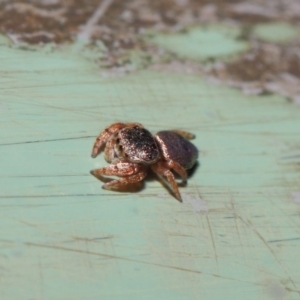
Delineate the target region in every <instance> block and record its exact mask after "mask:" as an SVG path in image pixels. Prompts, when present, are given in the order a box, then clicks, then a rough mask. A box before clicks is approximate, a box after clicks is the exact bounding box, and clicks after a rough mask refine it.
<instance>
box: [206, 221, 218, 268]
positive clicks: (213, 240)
mask: <svg viewBox="0 0 300 300" xmlns="http://www.w3.org/2000/svg"><path fill="white" fill-rule="evenodd" d="M206 221H207V225H208V229H209V233H210V237H211V242H212V245H213V248H214V253H215V259H216V262H217V263H218V255H217V249H216V244H215V239H214V236H213V232H212V229H211V226H210V221H209V218H208V216H206Z"/></svg>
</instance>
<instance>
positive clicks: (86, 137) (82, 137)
mask: <svg viewBox="0 0 300 300" xmlns="http://www.w3.org/2000/svg"><path fill="white" fill-rule="evenodd" d="M90 138H94V136H89V135H87V136H77V137H70V138H61V139H49V140H36V141H26V142H14V143H5V144H0V146H10V145H24V144H33V143H47V142H58V141H68V140H80V139H90Z"/></svg>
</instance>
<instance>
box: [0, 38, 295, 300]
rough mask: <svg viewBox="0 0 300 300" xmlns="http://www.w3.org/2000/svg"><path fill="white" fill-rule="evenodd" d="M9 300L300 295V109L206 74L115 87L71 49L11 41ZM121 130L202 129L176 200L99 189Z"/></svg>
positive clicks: (6, 190)
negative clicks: (104, 136) (94, 152)
mask: <svg viewBox="0 0 300 300" xmlns="http://www.w3.org/2000/svg"><path fill="white" fill-rule="evenodd" d="M0 63H1V68H0V72H1V76H0V117H1V119H0V120H1V131H0V157H1V168H0V177H1V180H0V206H1V210H0V258H1V259H0V299H9V300H14V299H16V300H19V299H27V300H29V299H30V300H32V299H73V300H77V299H78V300H79V299H80V300H81V299H139V300H140V299H172V300H185V299H187V300H189V299H243V300H247V299H255V300H261V299H276V300H278V299H293V300H294V299H300V259H299V255H300V254H299V253H300V252H299V250H300V228H299V226H300V218H299V216H300V199H299V198H300V194H299V191H300V183H299V182H300V181H299V179H300V175H299V163H300V150H299V149H300V141H299V131H300V111H299V108H298V107H296V106H294V105H292V104H290V103H288V102H287V101H286V100H285V99H283V98H281V97H279V96H276V95H274V96H261V97H249V96H245V95H243V94H242V93H241V92H239V91H237V90H233V89H230V88H228V87H224V86H220V85H219V86H217V85H212V84H209V83H207V82H206V81H205V80H204V79H203V78H201V77H197V76H191V75H181V74H179V73H178V74H171V73H167V72H165V73H164V72H156V71H139V72H136V73H133V74H130V75H126V76H123V77H115V78H114V77H113V78H104V77H103V76H101V73H100V71H99V69H98V67H97V65H96V64H94V62H93V60H89V59H87V58H86V56H83V55H82V53H78V52H76V51H73V50H72V47H67V48H62V49H60V50H51V47H50V48H45V49H27V50H26V49H23V50H22V49H16V48H14V47H12V46H9V45H7V43H6V42H5V41H3V42H2V44H1V45H0ZM116 121H124V122H126V121H129V122H133V121H134V122H141V123H143V124H144V125H145V126H146V127H147V128H148V129H150V130H152V131H154V132H155V131H157V130H161V129H171V128H181V129H184V130H188V131H191V132H193V133H195V134H196V136H197V138H196V140H195V144H196V145H197V146H198V147H199V148H200V149H201V156H200V163H201V166H200V167H199V168H198V170H197V171H196V172H195V174H194V176H193V177H192V178H191V179H190V180H189V185H188V186H187V187H185V188H181V192H182V195H183V200H184V203H183V204H180V203H178V202H177V201H176V200H175V199H174V198H173V197H172V196H171V195H170V194H169V193H168V192H167V191H166V189H165V188H164V187H162V186H161V184H160V183H159V182H157V181H147V182H146V186H145V188H144V189H143V190H142V191H140V192H138V193H117V192H109V191H105V190H102V189H101V182H99V181H97V180H96V179H95V178H94V177H92V176H91V175H90V174H89V170H91V169H94V168H96V167H100V166H103V165H105V164H106V163H105V162H104V160H103V157H102V156H100V157H99V158H97V159H92V158H90V151H91V147H92V144H93V140H94V137H95V136H96V135H97V134H98V133H99V131H100V130H102V129H103V128H104V127H105V126H107V125H109V124H111V123H113V122H116Z"/></svg>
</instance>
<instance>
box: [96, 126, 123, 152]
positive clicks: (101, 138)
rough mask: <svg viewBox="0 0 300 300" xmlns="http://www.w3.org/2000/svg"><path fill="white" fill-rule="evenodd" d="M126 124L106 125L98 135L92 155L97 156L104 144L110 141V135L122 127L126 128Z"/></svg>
mask: <svg viewBox="0 0 300 300" xmlns="http://www.w3.org/2000/svg"><path fill="white" fill-rule="evenodd" d="M125 126H126V124H124V123H115V124H112V125H110V126H108V127H106V128H105V129H104V130H103V131H101V132H100V134H99V135H98V136H97V138H96V140H95V143H94V146H93V150H92V157H93V158H95V157H96V156H97V155H98V154H99V153H100V151H101V148H102V146H103V145H104V144H105V143H106V142H107V141H108V139H109V138H110V136H111V135H112V134H114V133H116V132H118V131H119V130H120V129H122V128H124V127H125Z"/></svg>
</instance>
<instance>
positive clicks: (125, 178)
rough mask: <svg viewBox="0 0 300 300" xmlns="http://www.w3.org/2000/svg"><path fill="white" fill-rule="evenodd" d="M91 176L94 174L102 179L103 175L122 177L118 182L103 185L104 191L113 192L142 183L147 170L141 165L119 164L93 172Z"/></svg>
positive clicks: (113, 181)
mask: <svg viewBox="0 0 300 300" xmlns="http://www.w3.org/2000/svg"><path fill="white" fill-rule="evenodd" d="M91 174H93V175H94V176H95V177H100V176H101V175H111V176H119V177H122V178H120V179H118V180H117V179H115V180H112V181H109V182H106V183H105V184H104V185H103V188H104V189H108V190H113V189H119V188H121V187H124V186H126V185H128V184H132V183H137V182H140V181H142V180H143V179H144V178H145V177H146V175H147V168H146V167H145V166H143V165H139V164H134V163H128V162H118V163H116V164H115V165H110V166H108V167H104V168H100V169H95V170H92V171H91Z"/></svg>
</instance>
